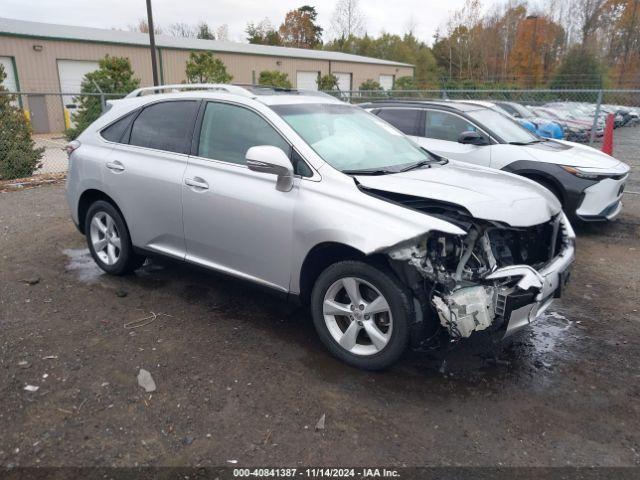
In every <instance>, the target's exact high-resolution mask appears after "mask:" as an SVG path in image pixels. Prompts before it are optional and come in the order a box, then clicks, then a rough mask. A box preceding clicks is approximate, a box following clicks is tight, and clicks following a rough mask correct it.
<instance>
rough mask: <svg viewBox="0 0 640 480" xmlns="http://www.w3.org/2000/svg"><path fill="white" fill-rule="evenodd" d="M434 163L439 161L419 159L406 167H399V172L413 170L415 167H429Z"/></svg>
mask: <svg viewBox="0 0 640 480" xmlns="http://www.w3.org/2000/svg"><path fill="white" fill-rule="evenodd" d="M434 163H440V162H438V161H437V160H421V161H419V162H416V163H414V164H412V165H409V166H408V167H404V168H403V169H401V170H400V171H401V172H408V171H409V170H415V169H416V168H422V167H427V166H429V167H431V165H432V164H434Z"/></svg>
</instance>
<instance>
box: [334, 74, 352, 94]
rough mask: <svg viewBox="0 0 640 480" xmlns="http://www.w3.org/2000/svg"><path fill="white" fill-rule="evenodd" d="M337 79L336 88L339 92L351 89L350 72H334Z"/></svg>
mask: <svg viewBox="0 0 640 480" xmlns="http://www.w3.org/2000/svg"><path fill="white" fill-rule="evenodd" d="M334 75H335V76H336V78H337V79H338V89H339V90H340V91H341V92H347V91H349V90H351V74H350V73H334Z"/></svg>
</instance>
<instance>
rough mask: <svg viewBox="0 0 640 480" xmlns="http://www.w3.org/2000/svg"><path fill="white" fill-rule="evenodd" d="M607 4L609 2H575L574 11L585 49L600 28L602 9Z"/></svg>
mask: <svg viewBox="0 0 640 480" xmlns="http://www.w3.org/2000/svg"><path fill="white" fill-rule="evenodd" d="M605 3H607V0H573V11H574V12H575V14H576V17H577V21H578V27H579V29H580V34H581V35H582V46H583V47H586V46H587V44H588V42H589V41H590V40H591V39H592V37H593V34H594V33H595V32H596V30H597V29H598V27H600V20H601V13H602V8H603V7H604V5H605Z"/></svg>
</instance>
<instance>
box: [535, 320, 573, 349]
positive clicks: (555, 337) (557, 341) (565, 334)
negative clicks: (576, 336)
mask: <svg viewBox="0 0 640 480" xmlns="http://www.w3.org/2000/svg"><path fill="white" fill-rule="evenodd" d="M572 324H573V322H572V321H571V320H568V319H567V317H565V316H564V315H562V314H560V313H558V312H552V311H550V312H546V313H545V314H544V315H543V316H542V317H541V318H539V319H538V320H536V321H535V322H534V323H532V324H531V326H530V328H531V343H532V345H533V348H534V349H535V350H536V352H537V353H550V352H555V353H557V352H558V350H559V349H561V348H562V347H563V346H564V344H565V343H566V341H567V339H568V338H569V337H570V332H569V330H570V329H571V326H572Z"/></svg>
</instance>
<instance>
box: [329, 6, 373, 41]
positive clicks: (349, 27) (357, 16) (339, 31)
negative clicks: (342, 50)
mask: <svg viewBox="0 0 640 480" xmlns="http://www.w3.org/2000/svg"><path fill="white" fill-rule="evenodd" d="M331 28H332V30H333V31H334V33H335V35H336V37H338V38H349V37H350V36H351V35H356V36H357V35H361V34H362V33H363V32H364V30H365V19H364V15H363V14H362V12H361V11H360V8H359V6H358V0H338V3H337V4H336V8H335V10H334V11H333V17H332V19H331Z"/></svg>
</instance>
